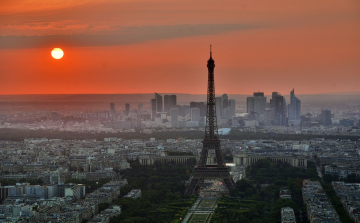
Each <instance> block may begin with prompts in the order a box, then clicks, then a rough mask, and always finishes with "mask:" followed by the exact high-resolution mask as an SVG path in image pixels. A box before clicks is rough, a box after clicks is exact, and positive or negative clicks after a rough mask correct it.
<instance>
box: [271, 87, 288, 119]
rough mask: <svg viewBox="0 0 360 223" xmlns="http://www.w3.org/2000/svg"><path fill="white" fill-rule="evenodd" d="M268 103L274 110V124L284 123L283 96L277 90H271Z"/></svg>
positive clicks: (284, 108) (284, 102) (285, 115)
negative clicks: (270, 97)
mask: <svg viewBox="0 0 360 223" xmlns="http://www.w3.org/2000/svg"><path fill="white" fill-rule="evenodd" d="M270 104H271V106H272V109H273V110H274V125H285V124H286V123H287V112H286V110H287V109H286V101H285V97H284V96H282V95H280V94H279V93H277V92H273V93H272V99H271V101H270Z"/></svg>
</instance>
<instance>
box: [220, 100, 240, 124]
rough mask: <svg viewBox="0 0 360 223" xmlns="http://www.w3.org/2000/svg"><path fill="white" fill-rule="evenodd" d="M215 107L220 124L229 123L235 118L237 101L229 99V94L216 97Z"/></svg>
mask: <svg viewBox="0 0 360 223" xmlns="http://www.w3.org/2000/svg"><path fill="white" fill-rule="evenodd" d="M215 105H216V116H217V120H218V123H221V122H226V121H229V120H230V119H232V118H233V117H234V116H235V108H236V107H235V100H234V99H229V97H228V95H227V94H223V95H222V96H221V97H216V98H215Z"/></svg>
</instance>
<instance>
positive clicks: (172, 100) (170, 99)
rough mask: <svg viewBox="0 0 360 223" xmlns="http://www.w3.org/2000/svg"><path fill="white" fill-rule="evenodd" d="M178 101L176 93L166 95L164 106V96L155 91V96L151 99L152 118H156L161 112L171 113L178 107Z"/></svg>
mask: <svg viewBox="0 0 360 223" xmlns="http://www.w3.org/2000/svg"><path fill="white" fill-rule="evenodd" d="M176 103H177V102H176V95H165V96H164V107H163V97H162V96H161V95H160V94H158V93H156V92H155V98H154V99H151V100H150V115H151V119H155V118H157V117H159V116H161V114H170V111H171V109H172V108H175V107H176Z"/></svg>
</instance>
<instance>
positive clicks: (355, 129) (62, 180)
mask: <svg viewBox="0 0 360 223" xmlns="http://www.w3.org/2000/svg"><path fill="white" fill-rule="evenodd" d="M163 99H164V100H163ZM176 99H177V95H176V94H172V95H167V94H166V95H164V96H162V95H161V94H158V93H155V97H154V99H150V103H149V104H145V103H144V104H143V103H139V104H138V106H137V107H136V108H135V109H134V108H131V107H130V103H125V106H124V110H119V109H117V108H116V107H115V103H114V102H112V103H109V110H101V111H91V110H90V111H73V112H70V113H69V112H68V111H67V112H64V111H49V110H42V111H34V110H33V109H31V107H28V108H25V109H23V110H21V111H18V112H14V111H13V110H9V109H4V110H2V111H1V116H0V117H1V123H0V124H1V125H0V126H1V129H2V130H3V131H5V132H6V131H25V132H27V134H30V136H31V134H35V133H36V132H37V131H43V130H48V131H53V132H56V136H57V138H54V137H50V138H46V137H45V138H23V139H22V140H21V139H20V138H21V137H20V138H19V139H16V140H5V139H2V140H1V146H0V153H1V159H0V163H1V188H0V190H1V191H0V195H1V205H0V213H1V215H0V221H1V222H49V221H51V222H116V221H118V220H119V219H122V220H121V221H123V220H124V222H127V221H125V220H126V219H130V220H128V222H140V221H137V220H134V216H133V217H132V218H131V217H129V216H128V217H125V218H122V217H121V216H127V214H125V213H126V212H128V211H129V210H128V209H126V203H124V202H125V199H141V197H142V194H145V195H144V196H146V195H147V193H148V192H147V190H148V188H147V186H141V185H139V184H137V183H134V182H133V181H132V180H130V179H129V180H130V182H129V180H128V179H127V178H126V176H127V172H126V171H127V170H131V169H133V170H135V169H136V168H139V167H136V165H135V163H134V162H136V163H138V164H137V165H140V167H141V166H152V165H155V166H156V165H178V164H180V165H181V164H186V165H190V167H191V165H194V163H197V162H198V161H199V157H200V155H201V151H202V147H203V144H202V139H201V138H202V135H203V132H204V129H205V126H206V114H207V110H206V109H207V106H206V102H194V101H192V102H190V103H189V104H185V105H178V104H177V100H176ZM289 101H290V103H288V104H287V103H286V99H285V97H284V96H282V95H281V94H279V93H277V92H273V93H272V96H271V99H270V102H267V97H265V96H264V93H263V92H255V93H254V94H253V96H248V97H247V98H246V101H242V103H243V104H240V105H237V104H236V101H235V100H234V99H231V98H230V99H229V97H228V96H227V94H223V95H222V96H219V97H216V98H215V102H216V115H217V116H216V118H217V125H218V126H219V135H220V138H221V151H222V154H223V157H224V159H225V161H226V163H227V166H228V168H229V170H230V174H231V177H232V178H233V180H234V182H237V185H238V186H240V187H239V188H241V185H242V184H244V183H252V184H253V186H251V187H254V188H256V187H259V185H260V188H261V190H267V189H266V187H270V186H265V185H272V184H273V186H272V187H275V188H277V189H276V190H278V192H277V196H276V197H277V199H287V200H291V199H292V198H291V194H292V193H294V191H292V190H291V188H290V187H289V185H288V183H287V182H286V181H283V182H281V181H279V182H280V183H279V182H278V181H276V182H273V183H271V181H272V180H273V179H272V180H271V179H268V178H266V177H263V178H261V179H257V178H256V180H254V179H251V177H250V176H251V173H250V172H249V167H251V166H254V165H258V164H257V163H258V162H260V161H261V160H269V161H271V162H274V163H283V164H285V165H288V166H289V168H290V167H295V168H299V169H305V170H306V169H307V170H314V171H315V172H314V173H315V176H316V178H320V180H318V179H317V180H316V179H305V178H303V177H304V176H303V177H300V178H299V179H301V178H303V179H304V181H303V183H302V187H301V189H302V197H303V198H302V199H303V201H302V202H303V205H304V206H303V205H299V204H297V205H298V206H296V207H294V206H291V205H290V206H286V205H285V206H284V205H283V206H282V207H281V208H280V209H279V210H277V211H278V214H280V215H278V216H279V218H278V219H275V222H284V223H285V222H299V221H300V222H307V221H310V222H320V221H326V222H330V221H331V222H344V219H343V218H344V216H339V213H338V212H337V211H336V210H335V209H334V207H333V203H332V202H331V201H330V200H329V199H328V198H327V196H329V194H328V195H327V194H326V193H325V192H323V194H319V191H320V190H321V191H325V190H324V188H322V186H327V185H330V186H328V187H330V188H332V190H334V191H335V192H336V195H337V196H338V198H337V199H339V201H340V202H341V204H342V208H343V209H344V210H345V212H344V213H345V215H347V217H348V218H351V219H353V221H359V217H360V214H359V212H358V211H356V210H359V206H358V202H359V194H360V193H359V190H360V188H359V184H358V182H360V147H359V145H358V140H359V135H360V133H359V131H360V130H359V117H360V112H359V110H350V109H349V108H348V107H346V106H344V110H336V111H335V115H334V114H332V111H331V110H330V109H325V108H324V109H322V110H321V111H320V112H319V114H317V115H314V114H312V113H310V112H309V113H304V112H303V111H302V108H301V103H302V101H300V100H299V99H298V98H297V97H296V96H295V93H294V90H292V91H291V92H290V100H289ZM132 104H133V103H132ZM244 108H246V111H243V110H241V109H244ZM67 132H73V134H80V133H86V134H89V135H86V137H85V138H84V139H82V140H76V139H71V138H70V139H69V138H68V136H67V134H65V133H67ZM94 134H95V135H94ZM97 134H98V135H99V134H102V136H105V137H104V138H101V139H99V136H96V135H97ZM4 135H5V134H3V137H6V136H4ZM35 135H36V134H35ZM241 135H243V137H244V136H245V138H246V137H252V138H251V139H244V138H241V137H240V136H241ZM94 136H96V137H94ZM122 136H123V137H122ZM279 136H281V137H283V138H280V139H279V138H276V137H279ZM124 137H125V138H124ZM136 137H138V138H136ZM294 137H295V138H294ZM216 160H217V159H216V154H215V152H214V151H212V152H209V154H208V157H207V161H206V163H207V164H208V165H213V164H216V163H217V161H216ZM191 163H192V164H191ZM134 165H135V167H134ZM309 165H310V166H309ZM313 166H315V167H316V168H311V167H313ZM253 168H254V167H253ZM190 170H191V169H190ZM190 173H191V172H189V170H188V171H187V174H186V176H185V177H187V179H184V180H185V181H183V182H182V184H185V185H186V184H188V183H189V181H188V180H189V176H190ZM305 175H306V174H305ZM160 179H161V178H159V180H158V182H159V183H160V182H162V180H160ZM147 180H150V178H148V179H147ZM311 180H313V181H311ZM215 182H218V183H219V184H217V183H215ZM255 182H257V183H255ZM331 182H332V183H331ZM269 183H270V184H269ZM330 183H331V184H330ZM148 184H149V183H148ZM325 184H326V185H325ZM135 185H136V186H137V187H133V186H135ZM219 185H221V180H220V181H212V180H211V179H210V180H205V181H204V183H203V185H202V187H201V188H203V189H202V190H200V193H199V194H198V198H197V199H195V200H194V201H193V202H194V203H191V202H190V203H189V205H188V206H189V208H190V209H189V210H188V211H182V212H179V213H178V212H175V211H174V215H173V216H170V218H168V220H164V221H160V222H169V221H172V222H198V221H200V222H208V221H211V222H223V221H221V218H219V217H217V216H218V215H219V213H218V211H217V210H221V209H219V208H220V206H221V205H224V203H226V201H225V200H224V199H225V198H224V196H225V195H226V194H228V193H229V191H227V190H226V188H225V187H224V186H220V187H219ZM250 185H251V184H250ZM257 185H258V186H257ZM182 193H183V192H182ZM238 193H240V194H236V193H235V194H236V195H234V194H233V193H230V194H229V195H227V196H229V197H234V196H235V197H238V196H240V197H243V198H242V199H245V198H246V197H247V196H248V195H247V193H248V190H246V191H243V190H241V189H240V190H239V192H238ZM314 193H315V195H316V196H315V195H314ZM170 194H173V195H172V196H173V198H170V199H168V200H167V202H173V201H174V200H175V201H176V200H177V199H179V196H182V195H180V194H179V192H175V193H173V192H170ZM147 196H149V195H147ZM167 196H169V197H171V195H169V194H167ZM183 199H184V198H183ZM233 199H234V198H233ZM324 199H328V200H327V201H326V202H325V201H324ZM240 200H241V199H240ZM324 202H325V203H324ZM124 204H125V209H124V207H122V206H124ZM319 204H321V207H320V206H319ZM305 205H306V209H300V208H301V207H302V208H304V207H305ZM190 206H192V207H190ZM319 207H320V208H319ZM294 210H295V211H294ZM121 213H123V214H121ZM344 213H342V214H343V215H344ZM176 216H177V217H176ZM245 216H246V217H248V219H249V220H250V221H254V220H255V218H251V217H249V216H248V215H245ZM203 217H204V218H203ZM340 217H342V220H340ZM171 218H173V220H171ZM176 218H178V220H175V219H176ZM144 219H146V218H144ZM204 219H205V220H204ZM211 219H212V220H211ZM251 219H252V220H251ZM262 219H263V220H265V219H266V218H265V217H264V218H262ZM321 219H322V220H321ZM324 219H325V220H324ZM330 219H331V220H330ZM242 220H243V219H242ZM141 222H142V221H141ZM143 222H148V221H146V220H143ZM230 222H232V221H230ZM233 222H237V220H234V221H233Z"/></svg>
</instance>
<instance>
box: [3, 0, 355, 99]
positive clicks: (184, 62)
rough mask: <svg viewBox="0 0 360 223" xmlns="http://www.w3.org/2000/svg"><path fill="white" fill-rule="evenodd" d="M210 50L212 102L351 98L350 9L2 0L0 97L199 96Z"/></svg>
mask: <svg viewBox="0 0 360 223" xmlns="http://www.w3.org/2000/svg"><path fill="white" fill-rule="evenodd" d="M210 44H212V45H213V58H214V60H215V65H216V67H215V83H216V84H215V85H216V93H219V94H220V93H229V94H251V93H252V92H254V91H264V92H265V94H270V93H271V92H272V91H278V92H280V93H282V94H289V92H290V91H291V90H292V88H295V92H296V93H297V94H311V93H326V92H351V91H359V89H360V1H359V0H315V1H314V0H292V1H289V0H275V1H269V0H234V1H218V0H216V1H215V0H214V1H213V0H191V1H190V0H189V1H187V0H181V1H175V0H164V1H162V0H144V1H138V0H48V1H44V0H1V1H0V94H54V93H55V94H61V93H66V94H78V93H101V94H105V93H150V92H155V91H156V92H174V93H193V94H204V93H206V87H207V68H206V61H207V60H208V58H209V45H210ZM55 47H60V48H62V49H63V50H64V57H63V58H62V59H60V60H55V59H53V58H52V57H51V54H50V52H51V50H52V49H53V48H55Z"/></svg>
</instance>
